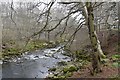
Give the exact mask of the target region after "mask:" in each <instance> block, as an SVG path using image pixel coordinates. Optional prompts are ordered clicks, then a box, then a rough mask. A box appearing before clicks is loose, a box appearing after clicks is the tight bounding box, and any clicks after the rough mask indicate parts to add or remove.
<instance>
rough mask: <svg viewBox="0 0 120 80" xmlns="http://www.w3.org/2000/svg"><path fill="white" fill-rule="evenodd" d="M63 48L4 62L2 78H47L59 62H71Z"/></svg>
mask: <svg viewBox="0 0 120 80" xmlns="http://www.w3.org/2000/svg"><path fill="white" fill-rule="evenodd" d="M62 53H66V52H65V51H64V50H63V47H62V46H58V47H56V48H50V49H44V50H37V51H35V52H31V53H25V54H24V55H22V57H20V58H13V59H11V60H9V61H4V62H3V64H2V69H1V68H0V71H1V70H2V78H45V77H46V76H47V75H48V74H50V72H49V71H48V70H49V68H53V67H56V66H57V62H60V61H70V60H71V59H70V57H68V56H65V55H63V54H62Z"/></svg>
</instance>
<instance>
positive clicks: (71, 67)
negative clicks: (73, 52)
mask: <svg viewBox="0 0 120 80" xmlns="http://www.w3.org/2000/svg"><path fill="white" fill-rule="evenodd" d="M74 71H77V68H76V67H75V66H74V65H70V66H67V67H65V68H63V72H64V73H67V72H74Z"/></svg>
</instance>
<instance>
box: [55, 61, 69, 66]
mask: <svg viewBox="0 0 120 80" xmlns="http://www.w3.org/2000/svg"><path fill="white" fill-rule="evenodd" d="M57 64H58V65H59V66H64V65H67V62H66V61H61V62H58V63H57Z"/></svg>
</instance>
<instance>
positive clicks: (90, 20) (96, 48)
mask: <svg viewBox="0 0 120 80" xmlns="http://www.w3.org/2000/svg"><path fill="white" fill-rule="evenodd" d="M86 8H87V14H88V17H87V26H88V29H89V37H90V40H91V44H92V48H93V54H92V67H93V74H94V73H98V72H100V71H101V69H100V57H105V55H104V54H103V51H102V49H101V45H100V41H99V40H98V37H97V34H96V31H95V25H94V15H93V8H92V3H91V2H86Z"/></svg>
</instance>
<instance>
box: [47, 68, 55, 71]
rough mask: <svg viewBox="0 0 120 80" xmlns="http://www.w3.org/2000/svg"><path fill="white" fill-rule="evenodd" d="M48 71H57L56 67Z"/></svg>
mask: <svg viewBox="0 0 120 80" xmlns="http://www.w3.org/2000/svg"><path fill="white" fill-rule="evenodd" d="M48 71H56V68H50V69H49V70H48Z"/></svg>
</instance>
